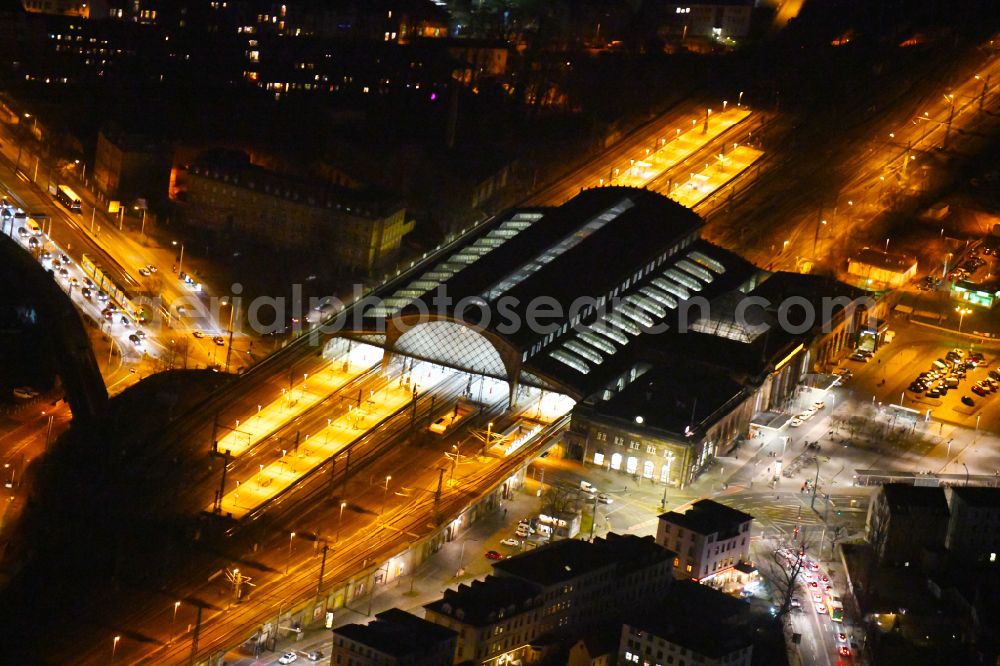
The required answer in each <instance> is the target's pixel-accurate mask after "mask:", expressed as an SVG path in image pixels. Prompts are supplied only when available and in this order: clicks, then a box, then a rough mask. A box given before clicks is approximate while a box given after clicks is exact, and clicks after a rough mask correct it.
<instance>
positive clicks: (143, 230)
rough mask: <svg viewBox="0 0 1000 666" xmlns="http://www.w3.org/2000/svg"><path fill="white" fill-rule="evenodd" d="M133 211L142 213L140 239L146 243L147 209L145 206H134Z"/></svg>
mask: <svg viewBox="0 0 1000 666" xmlns="http://www.w3.org/2000/svg"><path fill="white" fill-rule="evenodd" d="M132 210H141V211H142V226H141V227H140V228H139V238H140V242H142V243H145V242H146V207H145V206H132Z"/></svg>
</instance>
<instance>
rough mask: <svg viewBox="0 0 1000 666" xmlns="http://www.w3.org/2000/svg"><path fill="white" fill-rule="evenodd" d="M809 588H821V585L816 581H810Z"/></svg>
mask: <svg viewBox="0 0 1000 666" xmlns="http://www.w3.org/2000/svg"><path fill="white" fill-rule="evenodd" d="M809 587H819V583H817V582H816V581H814V580H811V581H809Z"/></svg>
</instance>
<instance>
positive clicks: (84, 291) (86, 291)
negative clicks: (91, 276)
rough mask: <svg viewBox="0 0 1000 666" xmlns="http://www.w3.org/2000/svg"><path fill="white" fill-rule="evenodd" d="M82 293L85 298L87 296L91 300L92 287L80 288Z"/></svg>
mask: <svg viewBox="0 0 1000 666" xmlns="http://www.w3.org/2000/svg"><path fill="white" fill-rule="evenodd" d="M80 295H81V296H83V297H84V298H86V299H87V300H88V301H89V300H90V287H84V288H83V289H81V290H80Z"/></svg>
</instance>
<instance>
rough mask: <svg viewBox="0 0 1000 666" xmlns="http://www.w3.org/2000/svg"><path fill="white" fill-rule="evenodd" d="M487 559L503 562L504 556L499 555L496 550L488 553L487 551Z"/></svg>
mask: <svg viewBox="0 0 1000 666" xmlns="http://www.w3.org/2000/svg"><path fill="white" fill-rule="evenodd" d="M486 559H488V560H502V559H503V555H501V554H500V553H498V552H497V551H495V550H488V551H486Z"/></svg>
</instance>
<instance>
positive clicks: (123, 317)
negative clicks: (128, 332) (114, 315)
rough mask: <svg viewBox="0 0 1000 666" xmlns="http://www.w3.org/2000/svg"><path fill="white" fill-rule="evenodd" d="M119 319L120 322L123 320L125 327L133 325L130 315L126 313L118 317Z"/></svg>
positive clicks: (122, 323)
mask: <svg viewBox="0 0 1000 666" xmlns="http://www.w3.org/2000/svg"><path fill="white" fill-rule="evenodd" d="M118 321H119V322H121V325H122V326H124V327H125V328H128V327H129V326H131V325H132V322H130V321H129V320H128V317H126V316H125V315H122V316H121V317H120V318H119V319H118Z"/></svg>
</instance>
